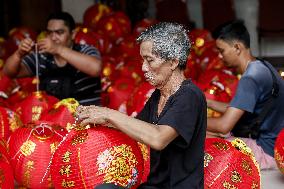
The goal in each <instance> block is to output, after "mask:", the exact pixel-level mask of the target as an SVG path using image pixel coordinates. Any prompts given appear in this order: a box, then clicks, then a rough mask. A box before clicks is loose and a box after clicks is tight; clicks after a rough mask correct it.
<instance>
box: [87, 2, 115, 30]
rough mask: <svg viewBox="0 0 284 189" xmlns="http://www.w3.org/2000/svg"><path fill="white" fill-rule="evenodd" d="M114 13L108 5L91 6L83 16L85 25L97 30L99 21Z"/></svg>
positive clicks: (97, 4)
mask: <svg viewBox="0 0 284 189" xmlns="http://www.w3.org/2000/svg"><path fill="white" fill-rule="evenodd" d="M111 12H112V10H111V8H110V7H108V6H107V5H104V4H101V3H96V4H95V5H92V6H90V7H89V8H88V9H87V10H86V11H85V12H84V15H83V25H84V26H87V27H90V28H92V29H95V28H96V26H97V24H98V22H99V20H100V19H101V18H102V17H104V16H106V15H108V14H110V13H111Z"/></svg>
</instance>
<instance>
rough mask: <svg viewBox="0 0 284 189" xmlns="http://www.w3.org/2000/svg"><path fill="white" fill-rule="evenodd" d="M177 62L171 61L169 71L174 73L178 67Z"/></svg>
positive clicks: (175, 60)
mask: <svg viewBox="0 0 284 189" xmlns="http://www.w3.org/2000/svg"><path fill="white" fill-rule="evenodd" d="M178 63H179V61H178V60H177V59H174V60H171V70H172V71H174V70H175V69H176V68H177V67H178Z"/></svg>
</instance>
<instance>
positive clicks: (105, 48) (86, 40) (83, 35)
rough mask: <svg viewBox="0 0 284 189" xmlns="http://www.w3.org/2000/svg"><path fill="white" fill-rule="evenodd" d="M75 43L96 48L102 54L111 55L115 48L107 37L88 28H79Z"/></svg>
mask: <svg viewBox="0 0 284 189" xmlns="http://www.w3.org/2000/svg"><path fill="white" fill-rule="evenodd" d="M74 41H75V43H78V44H88V45H92V46H94V47H96V48H97V49H98V50H99V51H100V53H101V54H107V53H109V52H110V51H111V49H112V46H113V45H112V43H111V42H110V41H109V40H108V38H107V37H106V36H105V35H103V34H98V33H96V32H94V31H92V30H91V29H90V28H86V27H79V28H78V29H77V30H76V34H75V38H74Z"/></svg>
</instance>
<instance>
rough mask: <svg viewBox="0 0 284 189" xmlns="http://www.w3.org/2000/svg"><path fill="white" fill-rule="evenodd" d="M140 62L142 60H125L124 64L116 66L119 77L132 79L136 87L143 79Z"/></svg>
mask: <svg viewBox="0 0 284 189" xmlns="http://www.w3.org/2000/svg"><path fill="white" fill-rule="evenodd" d="M141 61H142V60H140V59H135V58H133V59H130V58H128V59H125V60H124V64H121V65H120V66H117V70H118V71H119V77H120V78H130V79H133V80H134V81H135V84H136V85H137V84H139V83H141V81H142V79H144V73H143V71H142V69H141Z"/></svg>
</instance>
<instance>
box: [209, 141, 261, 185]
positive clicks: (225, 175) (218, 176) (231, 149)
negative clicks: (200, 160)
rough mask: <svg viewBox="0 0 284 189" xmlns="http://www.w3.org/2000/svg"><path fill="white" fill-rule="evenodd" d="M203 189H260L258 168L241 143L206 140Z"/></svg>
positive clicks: (251, 155) (248, 151)
mask: <svg viewBox="0 0 284 189" xmlns="http://www.w3.org/2000/svg"><path fill="white" fill-rule="evenodd" d="M204 188H255V189H259V188H260V171H259V166H258V164H257V162H256V160H255V159H254V156H253V154H252V152H251V150H250V149H249V148H247V147H246V145H245V143H244V142H243V141H241V140H240V139H237V140H234V141H232V142H229V141H226V140H223V139H220V138H207V139H206V141H205V155H204Z"/></svg>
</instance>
